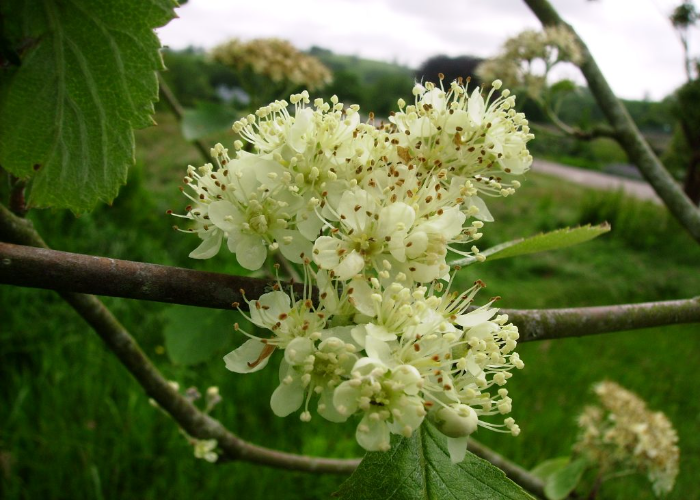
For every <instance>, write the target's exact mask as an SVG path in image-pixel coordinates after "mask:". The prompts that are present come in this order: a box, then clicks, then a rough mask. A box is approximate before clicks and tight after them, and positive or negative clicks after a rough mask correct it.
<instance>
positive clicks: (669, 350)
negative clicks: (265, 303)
mask: <svg viewBox="0 0 700 500" xmlns="http://www.w3.org/2000/svg"><path fill="white" fill-rule="evenodd" d="M158 121H159V122H160V123H161V125H160V126H159V127H158V128H153V129H149V130H144V131H142V132H139V134H138V135H137V140H138V143H139V147H138V152H137V153H138V158H137V160H138V167H137V168H135V169H134V170H133V171H132V176H131V177H132V178H131V179H130V182H129V185H128V186H127V188H126V189H124V191H123V192H122V194H121V195H120V197H119V198H118V199H117V201H116V202H115V204H114V206H112V207H102V208H100V209H98V210H96V211H95V212H93V213H91V214H88V215H84V216H82V217H80V218H78V219H76V218H74V217H73V216H72V215H70V214H64V213H60V212H50V211H43V212H36V213H32V214H31V217H32V219H33V220H35V222H36V223H37V226H38V227H39V229H40V230H41V231H42V233H43V234H44V235H45V237H46V239H47V241H48V242H49V244H50V245H52V246H53V247H54V248H57V249H61V250H68V251H76V252H84V253H90V254H94V255H105V256H110V257H115V258H123V259H131V260H140V261H145V262H156V263H162V264H169V265H179V266H186V267H191V268H197V269H207V270H214V271H219V272H229V273H235V272H238V271H239V269H238V267H237V266H236V265H235V263H233V262H232V261H234V260H235V259H232V256H231V255H228V254H224V253H222V254H221V255H219V256H217V257H216V258H214V259H211V260H209V261H206V262H196V261H192V260H190V259H188V258H187V254H188V253H189V251H190V250H191V249H192V248H194V246H195V245H196V241H195V240H196V238H195V237H193V236H190V235H184V234H181V233H178V232H175V231H171V230H170V227H171V226H172V225H173V223H175V222H176V221H175V220H174V219H173V218H172V217H168V216H166V215H165V210H166V209H169V208H171V209H173V210H175V211H176V212H177V211H182V210H183V207H184V206H185V205H186V202H185V199H184V198H183V197H182V195H181V194H180V193H179V191H178V189H177V186H178V183H179V181H180V179H181V177H182V174H183V172H184V169H185V166H186V165H187V163H193V164H198V163H200V161H199V158H198V156H197V153H196V151H195V150H194V149H192V148H190V147H188V146H187V145H186V144H184V143H183V142H182V141H181V140H180V138H179V136H178V132H177V127H176V124H175V123H174V122H173V121H172V120H171V119H170V118H169V117H167V116H160V117H158ZM493 206H494V208H493V213H494V215H495V216H496V218H497V221H498V222H497V224H495V225H492V226H491V227H487V228H486V229H485V231H486V234H487V236H486V237H485V238H484V241H483V244H481V243H480V247H482V248H486V247H487V246H489V245H492V244H496V243H499V242H503V241H507V240H509V239H512V238H515V237H518V236H529V235H532V234H536V233H537V232H540V231H546V230H551V229H555V228H557V227H561V226H564V225H575V224H578V223H581V222H583V223H586V222H600V221H602V220H604V219H608V220H609V221H610V222H611V223H612V225H613V231H612V233H610V234H608V235H605V236H603V237H601V238H599V239H597V240H594V241H593V242H590V243H587V244H584V245H581V246H579V247H575V248H570V249H565V250H562V251H559V252H550V253H545V254H538V255H532V256H525V257H521V258H518V259H509V260H501V261H494V262H491V263H490V262H486V263H484V264H481V265H478V266H472V267H470V268H468V269H465V270H464V271H463V272H462V276H461V277H460V280H462V283H464V284H465V285H466V284H468V283H470V282H472V281H474V280H475V279H477V278H480V279H482V280H484V281H485V282H486V283H487V285H488V288H487V289H486V290H484V291H483V292H481V298H482V299H486V298H487V297H489V296H493V295H500V296H502V297H503V300H502V301H501V303H500V305H501V306H502V307H562V306H586V305H600V304H613V303H617V302H634V301H651V300H664V299H673V298H684V297H691V296H694V295H698V294H700V273H699V272H698V262H700V247H698V246H697V245H696V244H694V242H693V241H692V240H691V239H690V238H689V237H687V236H686V235H685V234H684V233H682V231H681V230H680V229H679V228H678V227H677V225H676V224H675V222H674V221H673V220H671V219H670V218H669V217H668V216H667V215H665V213H664V212H663V210H662V209H660V208H658V207H654V206H651V205H647V204H642V203H638V202H634V201H630V200H627V199H624V198H622V197H621V196H620V195H615V194H612V195H610V194H608V195H603V194H600V193H595V192H592V191H589V190H586V189H582V188H579V187H576V186H571V185H569V184H566V183H564V182H562V181H559V180H555V179H551V178H547V177H543V176H537V175H534V174H533V175H530V176H529V178H528V179H527V181H526V182H524V184H523V188H522V189H521V190H520V191H519V192H518V194H516V195H515V196H514V197H512V198H508V199H505V200H496V201H494V203H493ZM105 302H106V303H107V304H108V305H109V307H110V308H111V309H112V310H113V311H114V313H115V314H116V316H117V317H118V318H119V319H120V320H121V321H122V322H123V323H124V325H125V326H126V327H127V328H128V329H129V330H130V331H131V332H132V333H133V335H134V336H135V337H136V338H137V339H138V341H139V342H140V343H141V344H142V346H143V348H144V350H145V351H146V352H147V354H149V355H150V356H152V357H153V359H154V360H155V362H156V363H157V365H158V366H159V368H160V369H161V370H162V371H163V372H164V374H165V375H166V377H168V378H169V379H172V380H177V381H178V382H179V383H180V385H181V387H183V388H186V387H190V386H193V385H195V386H197V387H198V388H199V389H200V390H201V391H202V392H203V391H204V390H205V389H206V388H207V387H208V386H211V385H217V386H219V387H220V390H221V394H222V396H223V398H224V401H223V403H222V404H221V405H220V406H219V407H217V409H216V410H215V412H214V416H216V417H217V418H219V419H221V420H222V422H224V424H225V425H227V426H228V427H230V428H231V429H232V430H233V431H234V432H236V433H238V434H240V436H241V437H243V438H245V439H248V440H251V441H253V442H255V443H258V444H262V445H266V446H271V447H277V448H280V449H283V450H285V451H290V452H296V453H307V454H313V455H328V456H334V457H352V456H359V454H360V449H359V447H358V446H357V445H356V444H355V442H354V427H353V424H352V423H347V424H345V425H338V424H330V423H328V422H324V421H323V420H322V419H321V418H318V417H317V418H314V419H313V420H312V421H311V422H310V423H308V424H302V423H301V422H300V421H299V420H298V418H296V417H289V418H286V419H280V418H277V417H275V416H274V415H273V414H272V412H271V411H270V409H269V397H270V395H271V393H272V391H273V390H274V387H275V386H276V383H277V372H276V370H275V369H274V368H271V369H267V370H263V371H262V372H259V373H255V374H252V375H248V376H242V375H235V374H232V373H230V372H228V371H226V370H225V369H224V366H223V363H222V362H221V359H220V356H221V355H223V354H225V353H226V352H227V351H228V350H230V349H232V348H233V347H234V346H235V345H237V344H238V343H240V342H241V340H242V339H241V337H240V336H239V335H236V334H235V333H234V332H233V329H232V328H231V329H230V331H223V332H221V334H222V335H225V336H227V337H228V338H229V342H228V344H227V346H225V348H222V349H221V352H219V353H218V354H219V355H217V356H216V357H215V359H212V360H211V361H210V362H207V363H204V364H200V365H196V366H191V367H184V366H176V365H174V364H173V363H172V362H170V360H169V359H168V358H167V355H164V354H159V353H161V352H162V345H163V343H164V340H163V334H162V330H163V327H164V323H165V318H164V314H163V313H164V311H166V310H167V308H168V307H171V306H166V305H163V304H155V303H145V302H137V301H130V300H123V299H105ZM0 309H1V310H2V327H0V380H2V384H0V481H1V482H0V498H3V499H22V498H46V499H50V498H70V499H83V498H85V499H88V498H89V499H121V498H143V499H159V498H173V499H178V498H183V499H190V498H215V497H232V498H238V497H245V498H263V499H266V498H275V497H277V498H285V499H286V498H291V499H295V498H299V499H302V498H327V497H328V496H329V495H330V493H332V492H333V491H334V490H335V488H336V487H337V485H338V484H339V483H340V481H341V480H342V477H339V476H313V475H309V474H302V473H291V472H284V471H279V470H274V469H270V468H265V467H259V466H253V465H249V464H246V463H231V464H226V465H220V466H216V465H210V464H208V463H205V462H203V461H200V460H195V459H194V457H193V454H192V448H191V446H190V445H188V444H187V442H186V440H185V439H184V438H183V437H182V436H181V435H180V434H179V432H178V430H177V428H176V426H174V425H173V424H172V422H171V421H170V420H169V419H168V418H167V417H166V416H165V415H163V414H162V413H161V412H159V411H158V410H156V409H154V408H153V407H152V406H150V405H149V404H148V401H147V397H146V396H145V394H144V393H143V391H142V390H141V389H140V387H139V386H138V385H137V384H136V383H135V381H134V380H133V379H132V378H131V377H130V376H129V374H128V373H127V372H126V371H125V369H123V368H122V367H121V365H120V364H119V363H118V361H117V360H116V359H115V358H114V356H112V355H111V353H110V352H109V351H107V350H106V349H105V347H104V346H103V344H102V342H101V341H100V340H99V338H98V337H97V336H96V335H94V334H93V333H92V332H91V330H90V329H89V328H88V326H87V325H86V324H85V323H83V322H82V320H81V319H80V318H78V317H77V315H76V314H75V313H74V312H73V311H72V310H71V309H70V308H69V307H68V306H67V305H66V304H65V303H63V302H62V301H61V300H60V299H59V298H58V297H57V296H56V295H55V294H53V293H51V292H47V291H39V290H31V289H21V288H14V287H7V286H3V287H0ZM182 334H183V335H187V334H188V332H186V331H183V332H182ZM699 348H700V327H699V326H698V325H691V326H673V327H667V328H655V329H648V330H641V331H635V332H626V333H616V334H610V335H601V336H596V337H587V338H581V339H569V340H563V341H544V342H534V343H529V344H523V345H522V346H520V347H519V349H518V350H519V352H521V355H522V357H523V359H524V360H525V362H526V367H525V369H524V370H523V371H519V372H517V373H516V374H515V376H514V377H513V378H512V379H511V382H510V383H509V389H510V394H511V396H512V397H513V399H514V405H513V408H514V412H513V416H514V417H515V418H516V420H518V422H519V424H520V426H521V427H522V429H523V431H522V434H521V436H519V437H518V438H512V437H509V436H504V435H497V434H494V433H489V432H488V431H484V430H481V431H479V433H478V436H477V438H478V439H480V440H482V441H483V442H484V443H486V444H488V445H490V446H492V447H493V448H495V449H496V450H498V451H499V452H501V453H503V454H504V455H506V456H508V457H510V458H512V459H514V460H516V461H518V462H520V463H522V464H523V465H524V466H526V467H532V466H534V465H536V464H537V463H538V462H540V461H542V460H544V459H546V458H550V457H553V456H557V455H564V454H567V453H568V452H569V450H570V447H571V444H572V443H573V440H574V437H575V433H576V426H575V417H576V415H577V414H578V412H580V411H581V409H582V408H583V406H584V405H586V404H589V403H592V402H593V401H594V400H593V397H592V395H591V394H590V392H589V388H590V386H591V384H593V383H594V382H596V381H599V380H601V379H604V378H609V379H612V380H615V381H618V382H619V383H621V384H622V385H624V386H625V387H627V388H629V389H631V390H633V391H635V392H637V393H638V394H639V395H640V396H642V397H643V398H644V399H646V400H647V401H648V402H649V405H650V407H651V408H653V409H655V410H662V411H664V412H666V414H667V415H668V416H669V417H670V419H671V420H672V421H673V422H674V424H675V426H676V428H677V429H678V432H679V435H680V446H681V452H682V455H681V456H682V458H681V460H682V461H681V464H682V465H681V474H680V476H679V478H678V482H677V485H676V488H675V490H674V491H673V493H672V494H671V495H670V496H669V498H672V499H684V500H685V499H693V498H700V493H698V492H697V488H696V477H697V474H696V471H697V469H698V468H700V435H698V433H697V429H698V426H699V424H700V421H699V420H700V400H698V398H696V397H693V396H692V395H693V394H694V393H695V392H696V391H695V385H696V384H697V383H699V382H700V377H699V376H698V375H697V370H696V369H695V363H696V361H695V358H696V356H695V350H696V349H699ZM271 364H272V365H274V364H275V363H274V362H273V363H271ZM599 498H603V499H614V498H635V499H636V498H640V499H645V498H653V497H652V494H651V490H650V488H649V487H648V483H647V482H646V480H645V479H643V478H637V477H631V478H624V479H618V480H616V482H614V483H609V484H606V485H605V487H604V489H603V492H602V495H601V496H600V497H599Z"/></svg>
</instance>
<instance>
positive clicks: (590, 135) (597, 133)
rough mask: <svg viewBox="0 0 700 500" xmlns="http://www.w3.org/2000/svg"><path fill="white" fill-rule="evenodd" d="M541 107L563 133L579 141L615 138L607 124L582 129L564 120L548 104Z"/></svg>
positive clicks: (613, 132)
mask: <svg viewBox="0 0 700 500" xmlns="http://www.w3.org/2000/svg"><path fill="white" fill-rule="evenodd" d="M541 108H542V109H543V110H544V112H545V114H546V115H547V117H548V118H549V119H550V120H551V122H552V123H553V124H554V125H555V126H556V127H557V128H558V129H559V130H560V131H562V132H563V133H564V134H566V135H568V136H571V137H573V138H575V139H579V140H581V141H592V140H594V139H599V138H601V137H608V138H611V139H616V138H617V135H616V133H615V131H614V130H613V129H611V128H610V127H607V126H594V127H591V128H590V129H588V130H583V129H580V128H578V127H572V126H571V125H569V124H568V123H566V122H564V121H563V120H562V119H561V118H559V116H557V114H556V113H555V112H554V110H552V108H550V107H549V105H548V104H542V106H541Z"/></svg>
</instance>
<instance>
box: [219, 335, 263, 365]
mask: <svg viewBox="0 0 700 500" xmlns="http://www.w3.org/2000/svg"><path fill="white" fill-rule="evenodd" d="M266 348H268V349H269V348H270V346H269V345H268V344H263V343H262V342H260V341H259V340H257V339H250V340H248V341H246V342H245V343H244V344H243V345H242V346H241V347H239V348H238V349H236V350H234V351H231V352H230V353H228V354H227V355H226V356H224V361H225V362H226V368H227V369H229V370H231V371H232V372H236V373H253V372H257V371H258V370H262V369H263V368H265V365H267V362H268V360H269V359H270V356H269V355H268V356H267V357H265V358H263V359H260V357H261V356H262V355H263V351H265V349H266ZM251 365H252V366H251Z"/></svg>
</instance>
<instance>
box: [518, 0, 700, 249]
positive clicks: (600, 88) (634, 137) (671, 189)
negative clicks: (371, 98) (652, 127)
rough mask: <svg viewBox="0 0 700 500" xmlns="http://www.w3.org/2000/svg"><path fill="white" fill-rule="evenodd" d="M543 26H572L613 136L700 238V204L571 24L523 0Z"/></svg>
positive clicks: (533, 0)
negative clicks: (667, 165) (639, 125)
mask: <svg viewBox="0 0 700 500" xmlns="http://www.w3.org/2000/svg"><path fill="white" fill-rule="evenodd" d="M524 1H525V3H526V4H527V5H528V7H530V10H532V12H533V13H534V14H535V15H536V16H537V18H538V19H539V20H540V22H541V23H542V25H543V26H564V27H566V28H568V29H569V30H571V33H572V34H573V35H574V37H575V38H576V40H577V42H578V44H579V45H580V47H581V55H582V59H581V63H580V64H579V67H580V68H581V72H582V73H583V76H584V77H585V78H586V81H587V82H588V87H589V88H590V90H591V93H592V94H593V96H594V97H595V99H596V101H597V102H598V105H599V106H600V108H601V110H602V111H603V113H605V116H606V117H607V119H608V121H609V122H610V125H611V126H612V128H613V130H614V131H615V137H616V139H617V141H618V142H619V143H620V145H621V146H622V148H623V149H624V150H625V151H626V152H627V155H628V156H629V159H630V161H632V163H634V164H635V165H637V167H638V168H639V170H640V171H641V172H642V175H644V178H645V179H646V180H647V182H649V184H651V186H652V187H653V188H654V191H656V193H657V194H658V195H659V198H661V199H662V200H663V202H664V203H665V204H666V206H667V207H668V209H669V210H670V211H671V213H672V214H673V215H674V216H675V217H676V219H678V221H679V222H680V223H681V225H682V226H683V227H684V228H685V229H686V230H687V231H688V232H689V233H690V234H691V235H692V237H693V238H695V240H697V241H698V242H700V208H698V207H696V206H695V205H694V204H693V203H692V202H691V201H690V199H688V197H687V196H686V195H685V194H684V193H683V190H682V189H681V187H680V186H679V185H678V184H677V183H676V181H674V180H673V178H672V177H671V175H670V174H669V173H668V171H667V170H666V168H665V167H664V166H663V164H662V163H661V161H660V160H659V159H658V158H657V157H656V155H655V154H654V152H653V151H652V149H651V147H650V146H649V144H648V143H647V142H646V141H645V140H644V137H643V136H642V134H641V133H640V132H639V129H638V128H637V126H636V125H635V123H634V121H633V120H632V118H631V117H630V115H629V113H628V112H627V110H626V109H625V107H624V106H623V105H622V103H621V102H620V101H619V100H618V99H617V97H615V94H614V93H613V91H612V89H611V88H610V85H609V84H608V82H607V81H606V80H605V77H604V76H603V73H602V72H601V71H600V68H599V67H598V65H597V64H596V62H595V60H594V59H593V56H592V55H591V53H590V51H589V50H588V47H587V46H586V44H585V43H584V42H583V40H581V38H580V37H579V36H578V34H576V32H575V31H574V30H573V28H572V27H571V26H570V25H568V24H567V23H565V22H564V21H563V20H562V19H561V17H559V14H558V13H557V11H556V10H554V8H553V7H552V5H551V4H550V3H549V2H548V1H547V0H524Z"/></svg>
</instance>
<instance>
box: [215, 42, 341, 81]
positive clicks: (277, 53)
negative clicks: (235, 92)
mask: <svg viewBox="0 0 700 500" xmlns="http://www.w3.org/2000/svg"><path fill="white" fill-rule="evenodd" d="M211 55H212V57H213V58H214V60H215V61H218V62H220V63H222V64H224V65H226V66H229V67H231V68H234V69H236V70H238V71H251V72H252V73H254V74H256V75H260V76H264V77H266V78H269V79H270V80H272V81H273V82H275V83H281V82H289V83H291V84H293V85H296V86H305V87H307V88H309V89H311V90H314V89H318V88H322V87H324V86H326V85H328V84H329V83H331V82H332V81H333V75H332V73H331V71H330V70H329V69H328V68H326V67H325V66H324V65H323V63H322V62H321V61H319V60H318V59H317V58H315V57H313V56H310V55H308V54H304V53H303V52H300V51H299V50H297V49H296V48H295V47H294V46H293V45H292V44H291V43H289V42H288V41H286V40H280V39H279V38H258V39H255V40H250V41H248V42H242V41H241V40H238V39H233V40H230V41H228V42H226V43H224V44H222V45H219V46H217V47H215V48H214V49H213V50H212V53H211Z"/></svg>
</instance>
